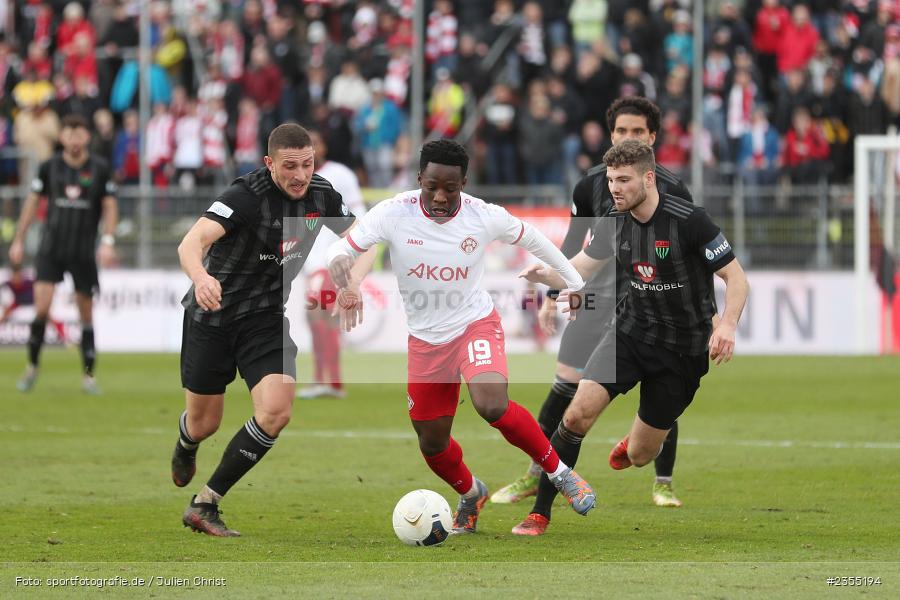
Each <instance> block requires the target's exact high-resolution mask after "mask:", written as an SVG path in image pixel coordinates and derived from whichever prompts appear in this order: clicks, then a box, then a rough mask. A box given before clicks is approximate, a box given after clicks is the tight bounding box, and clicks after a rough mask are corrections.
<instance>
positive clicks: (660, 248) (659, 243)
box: [656, 240, 669, 260]
mask: <svg viewBox="0 0 900 600" xmlns="http://www.w3.org/2000/svg"><path fill="white" fill-rule="evenodd" d="M656 255H657V256H658V257H659V258H660V260H662V259H664V258H665V257H667V256H668V255H669V242H668V241H666V240H656Z"/></svg>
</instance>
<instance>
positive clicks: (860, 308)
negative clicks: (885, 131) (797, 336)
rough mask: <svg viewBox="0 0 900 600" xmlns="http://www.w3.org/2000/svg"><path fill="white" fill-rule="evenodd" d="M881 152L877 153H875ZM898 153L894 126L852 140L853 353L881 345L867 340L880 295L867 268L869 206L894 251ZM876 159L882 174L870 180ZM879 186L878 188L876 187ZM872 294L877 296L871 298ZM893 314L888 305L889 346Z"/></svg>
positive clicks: (899, 146)
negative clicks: (873, 207)
mask: <svg viewBox="0 0 900 600" xmlns="http://www.w3.org/2000/svg"><path fill="white" fill-rule="evenodd" d="M878 153H880V154H878ZM898 153H900V137H898V136H897V135H895V134H894V131H893V128H892V132H891V134H889V135H860V136H857V137H856V139H855V142H854V156H853V159H854V160H853V169H854V175H853V177H854V183H853V205H854V206H853V224H854V232H853V233H854V235H853V240H854V248H853V255H854V272H855V275H856V285H855V288H856V289H855V292H856V302H855V305H856V315H855V325H856V341H857V347H856V348H855V353H858V354H869V353H872V352H873V351H874V352H875V353H878V352H880V350H881V346H880V345H879V344H878V341H877V340H872V339H868V338H869V336H870V335H871V332H873V331H877V330H878V324H877V322H875V321H874V319H876V318H877V313H875V312H873V311H872V310H871V307H872V306H873V304H875V303H877V298H880V290H879V289H878V287H877V285H873V284H875V282H876V274H875V273H873V272H872V269H871V267H870V260H871V253H870V248H871V245H870V242H871V239H870V232H871V229H870V227H871V221H870V218H869V215H870V209H871V206H872V205H873V203H874V204H875V206H876V207H880V208H881V210H879V211H877V212H878V214H880V220H881V223H882V224H883V226H884V234H883V235H884V237H883V239H884V245H885V247H886V248H887V251H888V252H894V248H895V246H894V227H895V202H896V193H895V191H896V184H895V177H896V173H897V166H896V156H897V154H898ZM873 159H874V160H873ZM879 162H880V163H881V166H882V167H883V169H882V170H881V171H880V173H881V176H880V177H879V178H875V180H873V173H874V172H877V169H876V168H875V167H876V166H878V164H879ZM878 188H880V189H878ZM873 295H875V296H876V297H875V298H873ZM891 317H892V315H891V312H890V307H888V311H887V313H886V315H885V327H884V335H885V338H886V341H887V344H886V347H888V348H890V347H891V343H890V341H891V340H890V334H891V331H892V327H891V325H892V319H891Z"/></svg>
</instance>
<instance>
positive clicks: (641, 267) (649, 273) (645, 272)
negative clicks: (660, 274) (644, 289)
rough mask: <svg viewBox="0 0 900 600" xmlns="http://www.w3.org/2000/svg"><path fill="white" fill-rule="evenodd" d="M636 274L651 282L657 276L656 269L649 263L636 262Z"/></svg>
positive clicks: (646, 281)
mask: <svg viewBox="0 0 900 600" xmlns="http://www.w3.org/2000/svg"><path fill="white" fill-rule="evenodd" d="M634 274H635V275H637V276H638V277H640V278H641V281H643V282H644V283H650V282H651V281H653V280H654V279H655V278H656V269H655V268H654V267H653V265H651V264H648V263H634Z"/></svg>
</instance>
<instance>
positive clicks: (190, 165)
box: [172, 100, 203, 190]
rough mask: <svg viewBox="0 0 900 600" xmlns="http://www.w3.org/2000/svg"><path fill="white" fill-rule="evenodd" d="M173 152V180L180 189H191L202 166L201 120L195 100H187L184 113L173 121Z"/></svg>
mask: <svg viewBox="0 0 900 600" xmlns="http://www.w3.org/2000/svg"><path fill="white" fill-rule="evenodd" d="M172 139H173V141H174V143H175V154H174V156H173V158H172V165H173V166H174V167H175V181H176V182H177V183H178V185H179V186H180V187H181V188H182V189H186V190H190V189H193V188H194V186H195V185H196V183H197V172H198V171H199V170H200V169H201V168H202V167H203V122H202V121H201V120H200V117H199V115H198V114H197V102H196V101H195V100H188V101H187V104H186V106H185V113H184V114H183V115H182V116H181V117H179V118H178V120H177V121H175V129H174V130H173V133H172Z"/></svg>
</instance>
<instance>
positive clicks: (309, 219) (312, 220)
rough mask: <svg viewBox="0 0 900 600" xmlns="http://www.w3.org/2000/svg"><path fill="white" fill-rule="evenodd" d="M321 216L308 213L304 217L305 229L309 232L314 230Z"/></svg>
mask: <svg viewBox="0 0 900 600" xmlns="http://www.w3.org/2000/svg"><path fill="white" fill-rule="evenodd" d="M320 216H322V215H320V214H319V213H317V212H314V213H309V214H308V215H306V228H307V229H309V230H310V231H312V230H314V229H315V228H316V224H317V223H318V222H319V217H320Z"/></svg>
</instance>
